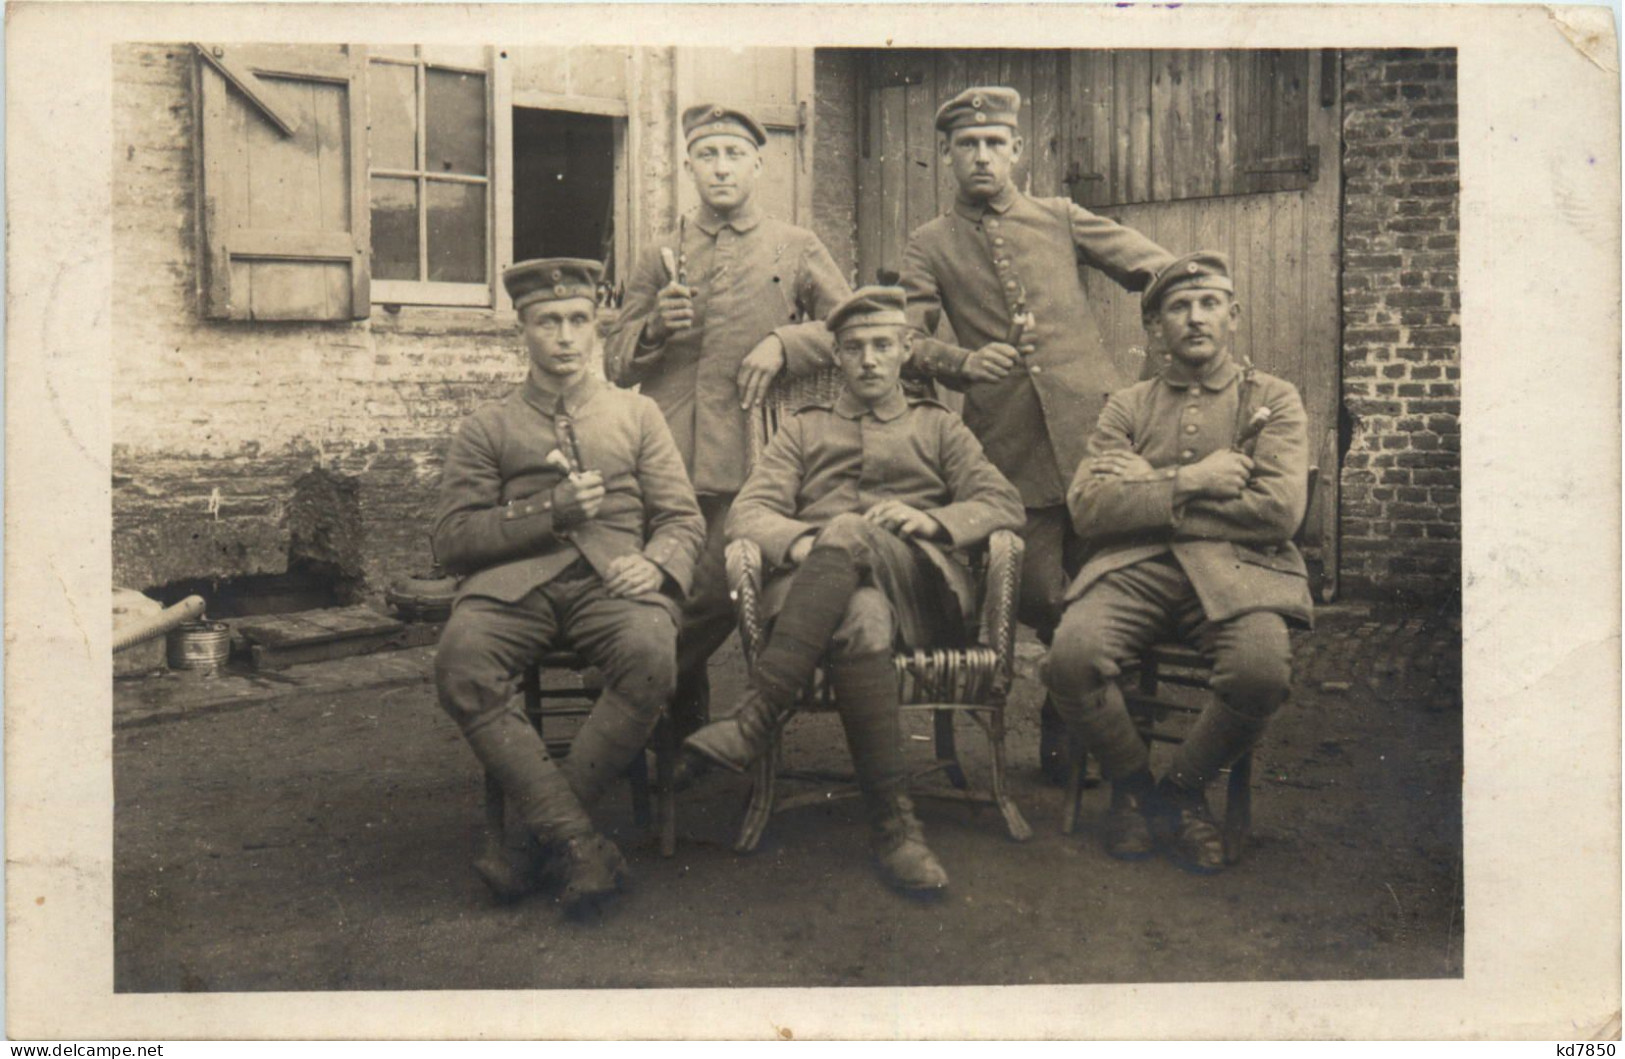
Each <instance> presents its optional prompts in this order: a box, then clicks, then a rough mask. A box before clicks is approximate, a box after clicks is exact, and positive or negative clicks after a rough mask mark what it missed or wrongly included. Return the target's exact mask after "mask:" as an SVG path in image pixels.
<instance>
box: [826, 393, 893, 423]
mask: <svg viewBox="0 0 1625 1059" xmlns="http://www.w3.org/2000/svg"><path fill="white" fill-rule="evenodd" d="M906 411H908V398H907V397H904V396H903V387H902V386H901V385H899V386H894V387H892V392H891V393H889V394H887V395H886V396H884V397H882V398H881V399H880V403H879V404H877V405H875V406H874V407H873V408H870V407H869V406H867V405H865V404H864V403H863V402H862V401H860V400H858V399H857V398H856V397H854V396H852V391H851V390H847V389H842V390H841V396H839V397H837V398H835V414H836V415H838V416H840V417H842V418H843V419H862V418H863V416H864V414H865V413H868V412H873V413H874V417H875V418H876V419H878V420H880V421H881V422H882V423H890V422H891V421H892V420H893V419H896V418H897V417H898V416H900V415H902V414H903V413H904V412H906Z"/></svg>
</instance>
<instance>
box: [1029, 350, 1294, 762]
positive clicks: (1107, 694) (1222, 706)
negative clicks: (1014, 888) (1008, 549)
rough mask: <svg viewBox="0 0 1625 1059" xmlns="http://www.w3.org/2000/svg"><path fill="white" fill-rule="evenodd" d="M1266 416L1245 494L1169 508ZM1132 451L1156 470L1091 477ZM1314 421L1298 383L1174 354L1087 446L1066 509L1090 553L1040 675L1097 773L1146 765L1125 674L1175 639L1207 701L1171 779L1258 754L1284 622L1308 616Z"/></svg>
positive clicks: (1281, 670)
mask: <svg viewBox="0 0 1625 1059" xmlns="http://www.w3.org/2000/svg"><path fill="white" fill-rule="evenodd" d="M1259 408H1268V409H1269V410H1270V417H1269V421H1268V424H1267V425H1266V426H1265V427H1264V429H1263V431H1262V432H1261V433H1260V434H1259V435H1258V437H1257V438H1256V439H1255V441H1254V442H1249V443H1247V444H1246V445H1245V446H1244V450H1250V452H1249V454H1250V455H1251V456H1252V458H1253V468H1252V472H1251V474H1250V476H1249V478H1248V481H1247V484H1246V485H1245V486H1244V487H1243V489H1242V492H1241V495H1240V496H1239V497H1235V498H1233V499H1229V500H1218V499H1213V498H1208V497H1191V498H1187V499H1185V500H1184V501H1183V502H1180V503H1176V502H1175V499H1174V498H1175V487H1176V485H1177V479H1178V474H1179V468H1180V467H1186V466H1190V465H1192V464H1195V463H1197V462H1199V461H1201V460H1202V459H1203V458H1205V457H1207V456H1208V455H1210V454H1212V453H1214V452H1219V451H1223V450H1225V449H1229V448H1231V447H1232V445H1234V444H1235V441H1236V439H1237V438H1238V436H1239V434H1240V432H1241V429H1242V428H1243V426H1244V425H1245V423H1246V422H1247V421H1248V420H1249V419H1251V418H1252V416H1253V414H1254V412H1255V411H1256V410H1257V409H1259ZM1121 451H1131V452H1135V453H1138V454H1139V455H1140V456H1141V457H1143V458H1144V459H1145V460H1146V462H1147V463H1149V464H1150V465H1151V470H1149V471H1144V472H1139V473H1134V474H1130V475H1102V476H1097V475H1095V474H1094V473H1093V472H1092V458H1093V457H1096V456H1100V455H1103V454H1105V453H1107V452H1121ZM1308 451H1309V439H1308V420H1307V417H1306V416H1305V414H1304V409H1303V402H1302V401H1301V400H1300V399H1299V397H1298V391H1297V390H1296V389H1294V388H1293V386H1292V385H1291V384H1290V383H1287V382H1285V381H1283V380H1281V379H1277V378H1275V377H1274V376H1272V375H1266V374H1264V373H1263V372H1257V373H1255V374H1254V375H1253V377H1252V380H1251V382H1250V383H1249V382H1247V381H1246V380H1245V376H1244V373H1243V371H1242V370H1241V369H1240V368H1239V367H1238V365H1237V364H1235V363H1234V362H1233V361H1232V360H1230V359H1229V357H1228V355H1226V356H1224V357H1223V359H1221V360H1219V361H1218V362H1217V363H1214V364H1211V365H1208V366H1206V367H1205V368H1204V369H1202V370H1200V371H1196V370H1193V369H1191V368H1188V367H1186V366H1184V365H1182V364H1181V363H1180V362H1178V361H1177V360H1176V361H1170V363H1169V364H1168V365H1167V366H1166V367H1165V368H1164V369H1163V372H1162V374H1161V375H1160V376H1159V377H1156V378H1152V379H1147V380H1145V381H1143V382H1140V383H1137V384H1136V385H1134V386H1132V387H1130V388H1129V389H1127V390H1124V391H1122V392H1120V393H1116V394H1113V395H1112V398H1111V401H1110V402H1108V403H1107V405H1106V409H1105V411H1104V412H1102V413H1101V417H1100V424H1099V426H1098V427H1097V429H1096V430H1095V433H1094V435H1093V436H1092V437H1091V438H1090V439H1089V453H1090V458H1086V459H1085V460H1084V461H1083V463H1082V464H1080V465H1079V467H1078V473H1077V477H1076V478H1075V479H1074V481H1073V483H1072V488H1071V489H1070V490H1069V493H1068V503H1069V505H1070V507H1071V511H1072V517H1073V519H1074V521H1075V523H1076V526H1077V530H1078V533H1079V534H1080V535H1081V536H1082V537H1083V538H1084V540H1085V541H1086V542H1087V543H1088V544H1090V545H1093V546H1094V547H1095V549H1096V550H1095V552H1094V554H1093V555H1091V556H1090V558H1089V559H1088V561H1087V562H1086V563H1085V564H1084V566H1083V568H1082V570H1080V571H1079V573H1078V576H1077V578H1076V579H1075V580H1074V581H1073V583H1072V585H1071V586H1070V587H1069V588H1068V590H1067V594H1066V595H1067V600H1068V605H1067V608H1066V612H1065V614H1064V616H1063V617H1062V619H1061V624H1060V627H1059V628H1057V629H1056V631H1055V642H1054V646H1053V647H1052V649H1051V650H1050V653H1049V655H1048V656H1047V657H1046V658H1045V660H1044V663H1043V665H1042V666H1041V667H1040V672H1041V675H1042V677H1043V679H1044V683H1045V684H1046V685H1047V686H1048V688H1049V691H1050V694H1051V695H1052V696H1054V698H1055V701H1056V703H1057V705H1058V707H1059V708H1060V709H1061V710H1062V711H1063V715H1065V716H1068V717H1069V718H1070V723H1071V724H1073V725H1074V726H1076V727H1077V728H1078V730H1079V733H1080V735H1081V736H1082V738H1083V739H1084V741H1085V742H1086V743H1087V744H1088V745H1089V747H1090V749H1091V752H1092V753H1094V754H1095V755H1096V756H1097V757H1098V758H1099V760H1100V763H1101V771H1102V773H1103V774H1104V775H1105V776H1106V777H1107V778H1108V779H1112V780H1117V779H1121V778H1123V777H1126V776H1129V775H1131V774H1133V773H1135V772H1138V771H1141V770H1143V769H1145V768H1147V767H1148V766H1149V757H1148V756H1147V752H1146V745H1145V743H1144V741H1143V740H1142V739H1141V738H1140V736H1139V734H1138V733H1137V731H1136V730H1135V727H1134V723H1133V721H1132V720H1131V718H1130V717H1129V714H1128V709H1127V707H1126V705H1125V703H1124V700H1123V697H1122V695H1121V692H1120V689H1118V688H1117V684H1116V679H1117V677H1119V676H1120V675H1121V673H1122V671H1123V668H1124V667H1125V666H1126V665H1128V664H1129V663H1130V661H1131V660H1132V659H1134V658H1137V657H1138V656H1139V655H1140V653H1141V652H1142V651H1143V650H1144V649H1145V648H1146V647H1147V646H1148V645H1149V644H1151V643H1153V642H1155V641H1157V640H1160V639H1165V638H1167V637H1169V636H1174V637H1177V638H1179V639H1180V640H1183V641H1186V642H1194V643H1195V644H1196V645H1197V646H1198V648H1199V649H1200V650H1201V651H1202V652H1203V654H1204V655H1206V656H1207V657H1208V658H1210V659H1211V660H1212V663H1213V670H1212V673H1211V674H1210V676H1209V679H1208V687H1209V688H1210V689H1211V690H1212V691H1213V693H1214V697H1213V698H1212V699H1210V700H1209V701H1208V703H1207V705H1206V706H1204V707H1203V711H1202V714H1201V716H1200V718H1199V719H1198V721H1197V723H1196V725H1195V726H1194V727H1193V728H1192V730H1191V732H1190V734H1188V735H1187V737H1186V739H1185V741H1184V742H1183V743H1181V744H1180V746H1179V747H1178V749H1177V750H1176V751H1175V754H1174V759H1173V762H1172V764H1171V765H1170V767H1169V771H1168V775H1169V777H1170V778H1171V779H1172V780H1173V781H1175V782H1177V783H1179V784H1181V785H1183V786H1184V787H1186V789H1190V790H1195V789H1200V788H1201V787H1203V786H1205V785H1206V784H1207V783H1209V782H1211V780H1212V778H1213V777H1214V776H1215V775H1217V774H1218V771H1219V770H1220V769H1221V768H1223V767H1224V766H1225V765H1227V764H1229V763H1230V762H1232V761H1234V760H1235V759H1236V757H1238V756H1239V755H1240V754H1242V753H1244V752H1245V751H1246V750H1247V749H1248V748H1249V747H1251V746H1252V745H1254V744H1255V743H1256V741H1257V739H1258V737H1259V735H1260V733H1261V732H1262V731H1263V726H1264V724H1265V722H1266V721H1267V720H1268V718H1269V717H1270V716H1271V715H1272V714H1273V713H1274V712H1275V710H1276V709H1277V708H1278V707H1279V706H1280V704H1281V702H1282V701H1283V700H1284V699H1285V698H1286V695H1287V691H1288V688H1289V686H1290V682H1291V643H1290V641H1289V639H1288V636H1287V627H1286V622H1287V621H1288V620H1292V621H1297V622H1302V623H1307V622H1308V621H1309V620H1310V600H1309V584H1308V578H1307V574H1306V571H1305V570H1304V565H1303V557H1302V556H1300V555H1299V554H1298V550H1297V548H1296V547H1295V546H1294V545H1293V544H1292V542H1291V537H1292V535H1293V533H1294V532H1295V531H1296V529H1297V526H1298V524H1299V522H1301V521H1302V519H1303V513H1304V510H1305V508H1306V507H1307V505H1308V490H1307V479H1308V473H1309V458H1308Z"/></svg>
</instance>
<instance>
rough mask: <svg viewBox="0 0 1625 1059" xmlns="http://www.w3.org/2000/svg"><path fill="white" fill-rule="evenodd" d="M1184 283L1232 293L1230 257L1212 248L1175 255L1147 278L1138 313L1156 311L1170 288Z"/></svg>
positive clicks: (1181, 286)
mask: <svg viewBox="0 0 1625 1059" xmlns="http://www.w3.org/2000/svg"><path fill="white" fill-rule="evenodd" d="M1186 287H1201V288H1203V289H1205V290H1222V291H1225V292H1227V293H1229V294H1232V295H1233V294H1235V293H1236V285H1235V284H1234V283H1232V282H1230V259H1229V258H1228V257H1225V256H1224V255H1223V254H1221V253H1219V252H1218V251H1216V250H1198V251H1196V252H1195V253H1194V254H1186V255H1185V256H1184V257H1182V258H1178V259H1177V260H1175V261H1174V262H1173V263H1172V264H1170V265H1169V266H1168V267H1167V268H1165V269H1163V270H1162V271H1161V272H1159V273H1157V278H1156V279H1154V280H1152V281H1151V286H1149V287H1147V288H1146V289H1145V293H1144V294H1142V295H1141V296H1140V312H1141V314H1142V315H1143V314H1146V313H1154V312H1156V311H1157V307H1158V306H1159V305H1161V304H1162V299H1163V297H1164V296H1166V295H1167V294H1168V293H1169V292H1170V291H1176V290H1182V289H1184V288H1186Z"/></svg>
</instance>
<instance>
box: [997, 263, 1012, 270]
mask: <svg viewBox="0 0 1625 1059" xmlns="http://www.w3.org/2000/svg"><path fill="white" fill-rule="evenodd" d="M1009 267H1010V262H1008V261H1000V262H999V268H1000V270H1003V269H1007V268H1009Z"/></svg>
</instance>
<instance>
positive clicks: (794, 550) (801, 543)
mask: <svg viewBox="0 0 1625 1059" xmlns="http://www.w3.org/2000/svg"><path fill="white" fill-rule="evenodd" d="M814 539H815V538H814V537H813V535H812V534H811V533H803V534H802V535H801V536H799V537H797V538H796V540H795V543H794V544H792V545H790V550H789V551H788V552H786V553H785V556H784V558H785V559H786V560H787V561H788V562H789V564H790V565H791V566H800V565H801V564H802V562H803V561H804V560H805V559H806V558H807V555H808V553H810V552H811V551H812V550H813V540H814Z"/></svg>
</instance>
